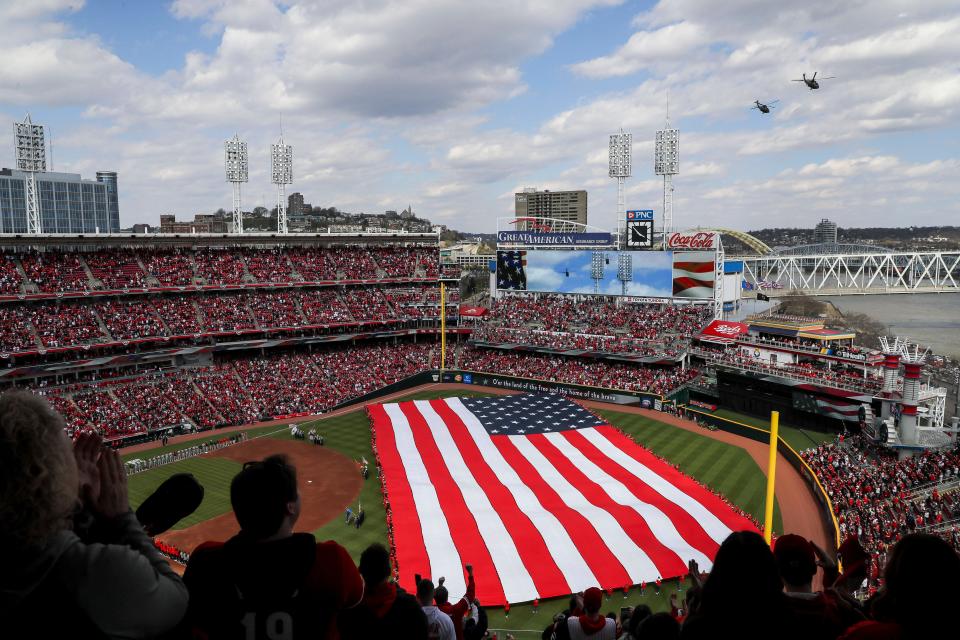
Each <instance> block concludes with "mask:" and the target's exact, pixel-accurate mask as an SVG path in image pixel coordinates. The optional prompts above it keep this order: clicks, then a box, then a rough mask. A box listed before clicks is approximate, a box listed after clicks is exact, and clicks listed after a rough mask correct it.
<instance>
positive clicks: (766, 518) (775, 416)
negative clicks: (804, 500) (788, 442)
mask: <svg viewBox="0 0 960 640" xmlns="http://www.w3.org/2000/svg"><path fill="white" fill-rule="evenodd" d="M779 430H780V412H779V411H771V412H770V461H769V462H768V463H767V503H766V505H765V508H764V512H763V539H764V540H766V541H767V544H770V539H771V538H772V536H773V495H774V487H775V486H776V478H777V432H778V431H779Z"/></svg>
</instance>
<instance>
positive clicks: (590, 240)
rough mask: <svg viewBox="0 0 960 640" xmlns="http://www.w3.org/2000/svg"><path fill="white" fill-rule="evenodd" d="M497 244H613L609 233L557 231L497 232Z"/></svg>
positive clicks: (594, 245) (585, 245) (574, 245)
mask: <svg viewBox="0 0 960 640" xmlns="http://www.w3.org/2000/svg"><path fill="white" fill-rule="evenodd" d="M497 242H498V243H503V244H527V245H537V246H547V245H550V246H559V247H604V246H610V245H612V244H613V238H612V236H611V235H610V234H609V233H563V232H557V231H498V232H497Z"/></svg>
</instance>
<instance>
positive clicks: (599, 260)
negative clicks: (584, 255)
mask: <svg viewBox="0 0 960 640" xmlns="http://www.w3.org/2000/svg"><path fill="white" fill-rule="evenodd" d="M605 259H606V257H605V256H604V254H603V251H594V252H593V255H592V256H590V277H591V278H592V279H593V292H594V293H600V283H601V282H602V281H603V262H604V260H605Z"/></svg>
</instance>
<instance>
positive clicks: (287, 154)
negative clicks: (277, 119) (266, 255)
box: [270, 125, 293, 233]
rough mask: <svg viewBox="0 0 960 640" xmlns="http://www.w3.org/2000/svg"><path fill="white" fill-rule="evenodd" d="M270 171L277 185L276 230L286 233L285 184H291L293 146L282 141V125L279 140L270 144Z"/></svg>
mask: <svg viewBox="0 0 960 640" xmlns="http://www.w3.org/2000/svg"><path fill="white" fill-rule="evenodd" d="M270 159H271V173H272V179H273V184H275V185H277V232H278V233H287V202H286V200H287V185H288V184H293V147H291V146H290V145H288V144H284V143H283V126H282V125H281V127H280V140H279V141H278V142H277V144H275V145H272V146H271V153H270Z"/></svg>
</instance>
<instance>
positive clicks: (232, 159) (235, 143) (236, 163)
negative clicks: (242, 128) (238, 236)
mask: <svg viewBox="0 0 960 640" xmlns="http://www.w3.org/2000/svg"><path fill="white" fill-rule="evenodd" d="M223 146H224V152H225V162H226V167H227V182H229V183H230V184H232V185H233V232H234V233H243V210H242V208H241V206H240V184H241V183H243V182H247V181H248V180H249V175H248V174H249V172H248V162H247V143H246V142H244V141H242V140H241V139H240V136H239V135H238V134H235V135H234V136H233V138H232V139H231V140H227V141H226V142H224V143H223Z"/></svg>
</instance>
